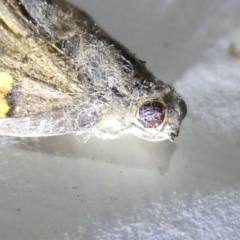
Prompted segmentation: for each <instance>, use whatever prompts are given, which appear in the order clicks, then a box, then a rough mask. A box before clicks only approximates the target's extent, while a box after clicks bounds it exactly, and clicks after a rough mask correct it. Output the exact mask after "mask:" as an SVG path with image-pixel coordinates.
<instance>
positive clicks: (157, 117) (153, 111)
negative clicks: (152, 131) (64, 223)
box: [137, 101, 165, 128]
mask: <svg viewBox="0 0 240 240" xmlns="http://www.w3.org/2000/svg"><path fill="white" fill-rule="evenodd" d="M137 119H138V121H139V122H140V123H141V124H142V125H143V126H144V127H145V128H156V127H158V126H160V125H161V124H162V123H163V121H164V119H165V107H164V105H163V104H162V103H160V102H157V101H153V102H147V103H145V104H143V105H142V106H141V107H140V108H139V110H138V112H137Z"/></svg>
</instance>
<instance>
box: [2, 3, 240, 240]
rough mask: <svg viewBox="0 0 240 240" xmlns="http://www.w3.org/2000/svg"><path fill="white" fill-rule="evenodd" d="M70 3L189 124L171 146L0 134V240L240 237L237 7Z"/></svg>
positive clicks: (239, 32)
mask: <svg viewBox="0 0 240 240" xmlns="http://www.w3.org/2000/svg"><path fill="white" fill-rule="evenodd" d="M75 2H77V3H78V4H79V5H80V6H82V8H83V9H85V10H86V11H87V12H88V13H90V14H91V15H92V16H93V17H94V19H95V20H96V21H97V22H98V23H100V25H101V26H102V27H103V28H104V29H105V30H107V31H108V32H109V33H110V34H111V35H112V36H114V37H115V38H116V39H118V40H119V41H120V42H122V43H123V44H125V45H126V46H127V47H128V48H130V49H131V51H133V52H134V53H136V54H137V56H138V57H139V58H140V59H142V60H145V61H146V62H147V66H148V67H149V69H150V70H151V71H152V72H153V73H154V74H155V75H156V76H157V77H158V78H159V79H162V80H164V81H165V82H168V83H171V84H172V85H173V86H174V87H175V88H176V89H177V90H178V92H180V93H181V94H182V96H183V98H184V99H185V100H186V102H187V105H188V116H187V118H186V119H185V120H184V122H183V125H182V128H181V132H180V136H179V138H178V139H176V143H174V144H173V143H170V142H168V141H166V142H159V143H152V142H146V141H144V140H140V139H136V138H135V137H126V138H123V139H119V140H113V141H102V140H98V139H94V138H92V139H90V140H89V141H88V142H87V143H86V144H83V143H82V142H81V139H80V138H79V137H75V136H71V135H68V136H61V137H53V138H40V139H16V138H6V137H1V138H0V143H1V146H0V239H1V240H42V239H44V240H45V239H49V240H55V239H56V240H61V239H62V240H73V239H74V240H75V239H84V240H88V239H101V240H117V239H124V240H132V239H140V240H155V239H174V240H175V239H176V240H180V239H182V240H187V239H204V240H205V239H213V240H215V239H240V231H239V229H240V109H239V108H240V56H237V57H233V56H232V54H230V53H229V46H230V45H231V44H235V46H236V50H238V51H239V55H240V14H239V9H240V1H238V0H228V1H224V0H211V1H209V0H181V1H177V0H147V1H146V0H142V1H139V0H122V1H117V0H101V1H97V0H75Z"/></svg>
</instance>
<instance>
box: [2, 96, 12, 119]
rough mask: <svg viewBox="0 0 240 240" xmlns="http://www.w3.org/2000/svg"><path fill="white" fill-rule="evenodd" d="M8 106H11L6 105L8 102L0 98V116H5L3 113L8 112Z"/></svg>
mask: <svg viewBox="0 0 240 240" xmlns="http://www.w3.org/2000/svg"><path fill="white" fill-rule="evenodd" d="M10 108H11V107H10V106H9V105H8V102H7V101H6V100H5V99H3V98H1V99H0V118H1V117H5V115H6V114H7V113H8V111H9V110H10Z"/></svg>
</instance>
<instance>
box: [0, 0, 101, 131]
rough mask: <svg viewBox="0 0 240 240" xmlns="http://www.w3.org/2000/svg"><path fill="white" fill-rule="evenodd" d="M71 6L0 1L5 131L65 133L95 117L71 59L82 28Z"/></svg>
mask: <svg viewBox="0 0 240 240" xmlns="http://www.w3.org/2000/svg"><path fill="white" fill-rule="evenodd" d="M66 6H67V7H68V9H67V8H66V11H69V13H68V12H63V11H61V8H57V9H55V6H53V5H52V4H51V1H42V0H41V1H39V0H37V1H33V0H20V1H17V0H7V1H6V0H0V32H1V37H0V134H1V135H15V136H17V135H20V136H42V135H56V134H64V133H71V132H77V131H81V129H82V128H83V127H88V126H91V125H92V124H94V123H95V122H96V120H97V117H98V115H97V113H96V111H95V110H94V107H93V106H92V105H91V103H90V102H89V88H87V87H83V84H82V83H81V79H79V76H77V74H76V71H75V69H74V67H75V66H74V65H73V64H72V62H71V59H72V56H71V55H72V54H74V50H75V49H76V48H77V49H81V41H82V35H81V34H82V31H81V29H80V28H79V26H77V25H76V24H75V23H74V19H73V18H72V17H73V14H70V13H71V9H72V8H71V7H70V5H66ZM74 11H75V10H74ZM72 12H73V9H72ZM78 53H79V52H78Z"/></svg>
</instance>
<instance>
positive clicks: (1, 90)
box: [0, 72, 14, 117]
mask: <svg viewBox="0 0 240 240" xmlns="http://www.w3.org/2000/svg"><path fill="white" fill-rule="evenodd" d="M13 81H14V80H13V77H12V76H11V75H10V74H9V73H8V72H0V117H4V116H5V115H6V114H7V113H8V111H9V110H10V108H11V107H10V106H9V104H8V102H7V100H6V99H5V96H6V95H7V94H8V93H9V92H11V90H12V86H13Z"/></svg>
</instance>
